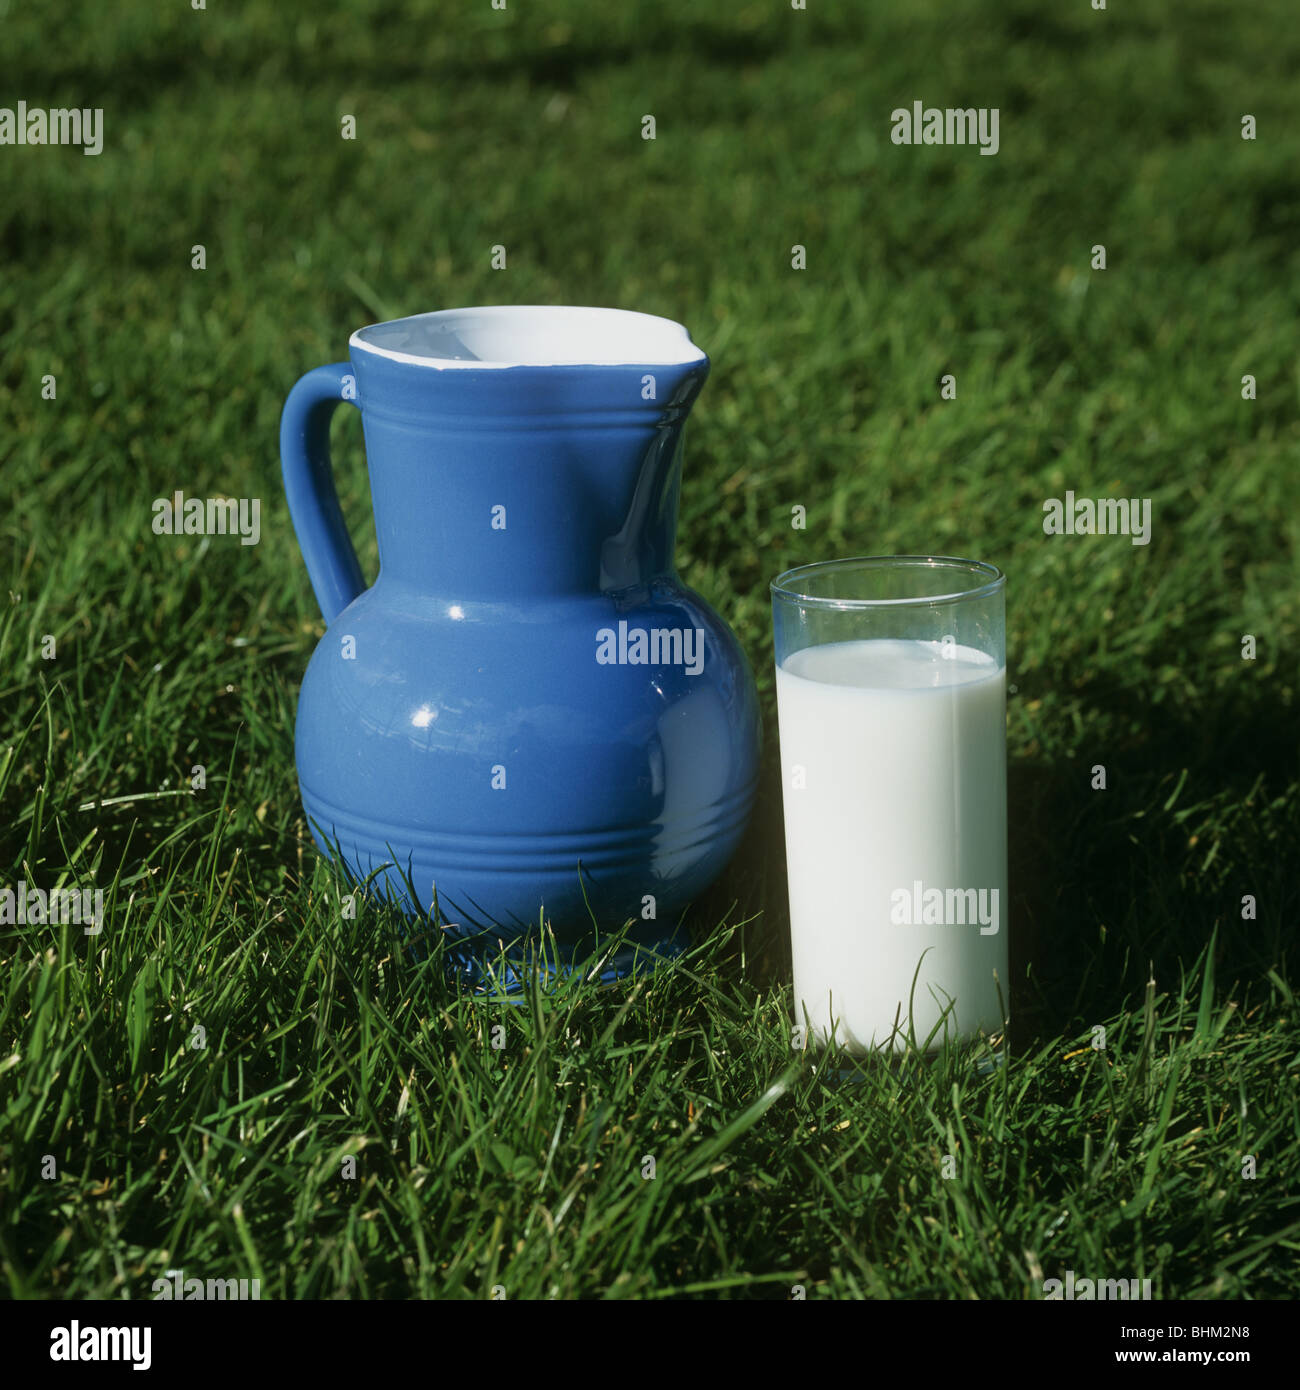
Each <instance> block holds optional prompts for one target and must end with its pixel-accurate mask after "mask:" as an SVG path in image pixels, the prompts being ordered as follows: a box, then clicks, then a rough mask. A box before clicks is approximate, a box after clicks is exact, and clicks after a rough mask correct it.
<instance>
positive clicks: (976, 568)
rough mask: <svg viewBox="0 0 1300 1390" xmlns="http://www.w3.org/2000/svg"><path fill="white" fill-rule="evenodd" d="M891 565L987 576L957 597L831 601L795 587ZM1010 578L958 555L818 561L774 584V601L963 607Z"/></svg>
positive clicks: (938, 595)
mask: <svg viewBox="0 0 1300 1390" xmlns="http://www.w3.org/2000/svg"><path fill="white" fill-rule="evenodd" d="M890 565H897V566H900V567H903V566H907V567H912V566H922V565H924V566H929V567H930V568H932V569H934V570H936V571H938V570H942V569H946V570H949V571H952V570H961V571H964V572H965V573H967V574H980V575H985V576H987V578H986V580H985V582H984V583H983V584H978V585H976V586H975V587H974V588H973V589H962V590H960V591H959V592H956V593H934V594H918V595H916V596H915V597H911V598H831V597H829V596H826V595H822V594H809V593H805V592H803V590H801V589H800V588H798V587H796V586H797V584H798V581H799V580H800V578H803V577H806V576H808V575H811V574H814V573H817V574H821V573H825V572H826V571H829V570H846V569H853V568H866V569H883V568H886V567H887V566H890ZM1006 582H1007V577H1006V575H1005V574H1004V573H1003V572H1002V571H1001V570H1000V569H998V567H997V566H996V565H991V564H989V563H988V562H987V561H986V560H966V559H963V558H961V557H960V556H957V555H856V556H851V557H849V558H848V559H845V560H816V561H814V562H813V563H812V564H809V565H796V566H795V567H794V568H793V569H788V570H786V571H785V572H784V573H782V574H778V575H777V577H776V578H775V579H774V580H773V581H772V583H771V586H770V587H771V590H772V597H773V598H774V599H783V600H784V601H786V602H787V603H797V604H799V605H800V606H801V607H805V608H838V609H844V610H847V611H850V612H851V611H853V610H855V609H871V608H905V607H912V608H926V607H931V606H933V605H935V604H940V603H961V602H963V601H964V600H966V599H978V598H987V597H988V596H989V595H990V594H995V593H997V592H998V591H999V590H1000V589H1002V588H1004V587H1005V586H1006Z"/></svg>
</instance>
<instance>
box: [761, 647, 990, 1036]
mask: <svg viewBox="0 0 1300 1390" xmlns="http://www.w3.org/2000/svg"><path fill="white" fill-rule="evenodd" d="M949 650H950V653H951V655H950V656H949V657H947V658H945V657H944V656H943V655H942V652H941V648H940V644H939V643H937V642H926V641H916V640H892V639H875V640H870V641H859V642H834V643H828V644H825V645H823V646H815V647H806V648H805V649H804V650H803V651H800V652H795V653H794V654H793V655H792V656H790V657H788V658H787V659H786V662H785V664H784V665H783V666H782V667H781V668H780V669H778V671H777V673H776V693H777V706H778V713H779V719H780V739H781V768H782V776H783V784H784V800H785V838H786V858H787V863H788V866H789V877H790V937H791V947H792V953H793V958H794V1001H795V1022H796V1023H803V1022H804V1013H805V1009H806V1011H807V1016H808V1019H809V1020H810V1021H811V1023H812V1025H813V1040H814V1041H816V1042H819V1043H822V1044H824V1043H825V1042H826V1040H827V1039H828V1038H829V1036H830V1031H831V1018H832V1014H833V1016H834V1018H835V1021H836V1026H837V1032H838V1038H839V1041H840V1042H841V1043H844V1044H846V1045H848V1046H849V1047H850V1048H852V1049H853V1050H855V1051H867V1050H869V1049H871V1048H873V1047H875V1048H879V1047H884V1046H888V1045H889V1044H890V1035H891V1033H892V1032H893V1029H894V1021H895V1017H896V1016H897V1018H898V1020H899V1026H900V1031H901V1032H902V1033H903V1035H904V1036H903V1037H902V1038H895V1039H894V1042H893V1046H894V1047H896V1048H900V1049H901V1048H902V1047H903V1046H905V1037H906V1032H907V1028H908V1020H909V996H910V998H911V1021H912V1024H913V1025H914V1027H915V1030H916V1037H917V1041H918V1043H923V1042H924V1041H925V1039H926V1037H927V1036H928V1035H929V1033H930V1032H931V1030H932V1029H933V1028H934V1026H935V1024H936V1023H937V1022H938V1021H939V1018H940V1016H941V1014H942V1012H943V1010H944V1008H945V1007H946V1006H947V1004H948V1001H949V999H950V998H951V999H953V1000H955V1009H954V1013H953V1014H952V1015H950V1016H949V1020H948V1024H947V1028H948V1033H947V1036H948V1037H949V1038H950V1039H951V1038H953V1037H954V1036H956V1037H958V1038H963V1039H965V1038H969V1037H971V1036H972V1035H973V1034H975V1033H976V1031H977V1030H980V1029H983V1030H985V1031H987V1032H990V1033H1001V1031H1002V1009H1001V1006H1000V1005H999V1003H998V993H997V987H996V985H995V983H994V971H996V972H997V978H998V980H999V981H1000V982H1001V988H1002V994H1003V998H1004V999H1005V997H1006V994H1007V985H1008V980H1007V921H1006V918H1007V844H1006V804H1007V800H1006V798H1007V773H1006V669H1005V668H1004V667H999V666H996V665H995V663H994V661H993V659H992V658H991V657H989V656H986V655H984V654H983V653H981V652H978V651H976V650H974V649H972V648H970V647H961V646H957V647H951V646H950V648H949ZM918 884H919V885H920V888H919V889H918V888H917V887H916V885H918ZM932 889H938V890H941V892H942V894H943V903H944V908H945V910H944V911H943V912H939V911H938V910H937V907H938V899H936V898H935V896H934V895H933V894H930V895H929V896H930V907H929V909H928V914H927V908H926V898H925V895H926V890H932ZM964 889H977V890H979V889H983V890H985V891H984V893H983V894H982V899H981V901H982V903H983V906H984V913H983V915H984V917H985V918H989V917H992V913H991V911H990V910H989V909H991V907H992V897H991V894H990V892H989V891H988V890H991V889H997V911H996V918H994V919H993V920H995V921H996V924H997V930H996V932H993V931H991V930H989V928H990V926H991V925H992V924H991V922H987V921H986V922H985V923H983V924H981V922H980V920H979V918H980V911H979V908H978V906H977V907H975V909H974V910H973V911H972V909H971V902H970V897H969V895H963V898H962V899H961V906H960V908H959V907H958V904H957V901H956V893H955V892H953V893H951V894H949V892H948V890H964ZM899 890H901V897H896V896H895V894H896V892H898V891H899ZM903 899H905V901H903ZM918 901H919V904H920V906H921V912H920V913H919V914H918V913H917V912H916V911H915V908H916V906H917V903H918ZM927 915H929V916H930V917H931V918H932V919H933V918H936V917H938V918H940V919H941V920H930V921H929V922H926V921H925V920H924V918H925V917H926V916H927ZM917 916H919V917H920V918H921V919H922V920H918V921H914V922H911V923H910V924H908V923H906V922H899V921H897V920H891V918H898V917H908V918H910V917H917ZM959 916H965V918H966V921H965V923H964V924H959V923H958V922H957V920H956V919H957V918H958V917H959ZM982 925H983V931H982V930H981V926H982ZM927 948H932V949H929V952H928V954H925V955H924V959H923V958H922V957H923V953H925V952H926V951H927ZM918 966H919V967H920V973H919V975H918V974H917V967H918ZM913 976H916V984H915V991H914V992H913ZM954 1025H955V1034H954V1032H953V1028H954ZM942 1038H943V1033H942V1031H941V1032H940V1034H938V1035H936V1037H935V1038H934V1039H933V1041H932V1043H931V1046H932V1047H933V1046H937V1045H938V1043H939V1042H940V1041H942Z"/></svg>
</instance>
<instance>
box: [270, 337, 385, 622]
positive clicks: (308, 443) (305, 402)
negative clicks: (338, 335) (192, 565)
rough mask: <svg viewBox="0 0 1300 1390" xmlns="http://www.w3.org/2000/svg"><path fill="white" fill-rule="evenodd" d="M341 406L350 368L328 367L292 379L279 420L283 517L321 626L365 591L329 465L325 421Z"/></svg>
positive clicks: (351, 397) (351, 389) (347, 395)
mask: <svg viewBox="0 0 1300 1390" xmlns="http://www.w3.org/2000/svg"><path fill="white" fill-rule="evenodd" d="M345 400H348V401H351V402H352V403H353V404H354V405H355V404H356V384H355V379H354V378H353V376H352V364H351V363H350V362H333V363H331V364H330V365H329V366H327V367H315V368H313V369H312V370H311V371H310V372H308V373H307V374H306V375H305V376H302V377H300V378H299V379H298V381H297V382H296V383H295V385H294V388H293V390H292V391H290V392H289V395H288V397H287V399H286V400H285V403H284V411H283V413H282V414H281V416H280V468H281V471H282V473H283V475H284V492H285V496H286V497H287V498H288V501H289V516H290V517H291V518H292V520H293V529H294V532H295V533H296V535H297V537H298V548H299V549H300V550H301V551H302V558H303V559H304V560H305V561H306V563H307V576H308V578H309V579H310V580H311V587H312V590H313V591H314V593H315V595H316V602H317V603H318V604H319V605H320V611H321V614H322V616H323V617H324V619H325V623H326V626H328V625H329V624H330V623H332V622H333V621H334V619H335V618H337V617H338V615H339V614H340V613H341V612H342V611H343V610H344V609H345V608H346V607H347V606H348V604H349V603H351V602H352V600H353V599H354V598H356V596H357V595H358V594H359V593H361V591H362V590H363V589H364V588H365V587H366V582H365V580H364V579H363V578H362V577H361V566H360V564H359V563H358V562H357V552H356V551H355V550H354V549H353V548H352V538H351V537H350V536H349V535H348V528H347V526H346V524H345V523H344V520H343V510H342V508H341V507H340V506H339V495H338V491H337V490H336V488H335V486H334V470H333V467H332V465H331V463H330V417H331V416H332V415H333V414H334V411H335V409H336V408H337V407H338V406H340V405H341V404H342V403H343V402H344V401H345Z"/></svg>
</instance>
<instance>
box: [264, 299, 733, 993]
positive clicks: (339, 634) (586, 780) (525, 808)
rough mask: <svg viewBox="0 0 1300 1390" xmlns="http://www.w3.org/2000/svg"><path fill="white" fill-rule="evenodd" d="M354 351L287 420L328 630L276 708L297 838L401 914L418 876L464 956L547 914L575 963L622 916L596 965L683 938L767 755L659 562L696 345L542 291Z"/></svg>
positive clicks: (720, 645)
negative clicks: (296, 687) (360, 502)
mask: <svg viewBox="0 0 1300 1390" xmlns="http://www.w3.org/2000/svg"><path fill="white" fill-rule="evenodd" d="M349 346H350V350H351V361H350V362H343V363H336V364H334V365H333V366H327V367H317V368H316V369H315V370H314V371H311V372H308V373H307V375H306V376H304V377H303V378H302V379H301V380H300V381H299V382H298V383H297V384H296V385H295V386H294V388H293V390H292V391H291V392H290V394H289V398H288V400H287V401H286V403H285V407H284V414H283V417H282V420H281V427H280V454H281V460H282V464H283V471H284V485H285V491H286V493H287V494H288V501H289V511H290V514H291V515H292V518H293V524H294V529H295V530H296V532H297V536H298V544H299V545H300V547H301V549H302V554H303V559H304V560H305V561H306V564H307V573H308V575H309V576H310V578H311V583H312V587H313V589H314V590H315V593H316V598H317V601H318V602H319V604H320V608H321V612H322V613H323V615H324V617H325V622H326V624H327V631H326V633H325V635H324V637H322V638H321V640H320V643H319V645H318V646H317V648H316V650H315V653H314V654H313V656H312V658H311V662H310V664H309V665H308V667H307V673H306V676H305V677H304V679H303V683H302V692H301V695H300V697H299V702H298V720H297V730H296V753H297V766H298V781H299V786H300V788H301V792H302V802H303V807H304V809H305V811H306V813H307V817H308V820H309V823H310V825H311V829H312V835H313V838H314V839H315V841H316V844H317V845H318V846H319V847H320V849H321V850H322V851H323V852H324V853H326V854H327V855H330V856H335V855H341V858H342V861H343V865H344V867H345V868H346V870H347V871H348V873H349V874H350V875H352V876H353V877H355V878H356V879H358V880H362V881H364V880H367V879H372V881H373V884H374V886H375V887H376V888H378V890H379V891H380V892H381V893H382V894H383V895H385V896H387V897H388V898H389V899H390V900H393V901H395V902H397V903H399V904H400V905H401V906H402V908H403V909H404V910H405V911H406V912H407V913H409V914H412V915H415V914H425V913H428V912H430V910H431V909H432V908H433V906H434V902H435V893H436V904H437V909H438V915H439V917H440V918H441V920H442V922H443V923H444V929H445V930H449V931H451V932H453V933H454V934H455V936H456V937H457V938H458V943H459V944H460V947H461V949H460V955H461V958H462V959H464V960H468V961H470V962H473V961H474V960H475V959H477V958H478V957H479V955H480V954H481V953H482V952H483V951H486V950H488V949H492V950H496V949H499V948H498V945H497V943H498V941H503V942H505V943H506V944H507V946H508V947H510V946H512V944H513V949H515V950H516V952H517V951H518V949H519V948H520V947H521V946H523V945H524V944H525V943H526V942H527V939H528V937H529V936H530V935H532V936H536V934H537V933H538V930H539V924H540V922H541V921H542V920H545V921H547V922H549V923H550V924H551V926H552V928H553V930H554V934H555V942H556V945H557V946H558V947H559V950H560V953H561V959H562V960H572V959H575V958H576V957H577V956H578V955H586V954H587V953H588V952H589V951H590V950H591V949H592V946H593V942H594V938H595V935H596V933H597V931H599V933H601V934H608V933H609V931H610V930H612V929H613V928H615V927H618V926H621V925H623V923H625V922H626V921H627V920H628V919H632V920H633V921H634V922H635V927H634V929H633V932H632V935H631V937H630V942H631V944H630V945H629V946H628V947H627V948H626V949H625V950H624V951H623V952H622V953H621V954H620V956H619V957H618V958H617V959H614V960H612V961H609V962H607V967H608V968H607V969H606V971H605V974H606V975H607V976H612V975H616V974H623V973H626V972H627V971H628V970H629V969H630V968H631V967H632V965H633V963H634V961H636V960H646V963H648V964H649V963H653V959H654V958H655V957H658V956H665V955H671V954H673V953H675V952H676V951H678V950H680V949H681V947H682V945H683V944H684V942H683V940H682V934H681V931H680V928H679V921H680V918H681V915H682V911H683V908H684V907H685V905H686V903H687V902H688V901H689V899H691V898H692V897H693V896H695V895H696V894H698V893H699V892H700V891H701V890H702V889H703V888H704V887H705V886H706V885H707V884H708V883H709V882H710V881H711V880H712V879H714V878H715V877H716V876H717V874H718V873H719V872H720V871H721V869H722V868H723V866H724V865H725V863H726V862H727V860H728V858H729V857H730V855H731V854H732V852H733V850H734V849H735V847H736V844H737V842H738V841H739V839H740V836H741V834H742V832H743V830H744V826H745V822H746V820H747V818H748V815H749V811H750V806H751V803H752V799H753V794H754V787H755V781H756V774H757V765H758V749H759V718H758V707H757V700H756V696H755V691H754V683H753V676H752V674H751V672H750V669H749V666H748V663H747V662H746V660H745V657H744V654H743V653H742V652H741V650H740V648H739V646H738V644H737V642H736V640H735V638H734V636H733V635H732V633H731V631H730V630H729V629H728V627H727V626H726V624H725V623H724V622H723V621H722V620H721V618H719V617H718V615H717V614H716V613H714V612H713V611H712V609H710V608H709V607H708V605H707V604H705V603H704V601H703V600H702V599H701V598H700V597H699V596H698V595H696V594H694V593H692V592H691V591H690V590H689V589H687V588H685V587H684V586H683V585H682V583H681V582H680V580H679V579H678V577H677V574H676V572H675V570H674V568H673V541H674V534H675V531H676V525H677V500H678V486H679V478H680V470H681V441H682V426H683V424H684V422H685V419H686V415H687V413H688V411H689V410H690V407H691V405H692V403H693V402H694V400H695V397H696V396H697V395H698V394H699V391H700V388H701V386H702V385H703V383H704V379H705V376H706V375H707V373H708V367H709V362H708V358H707V357H706V356H705V355H704V354H703V353H702V352H701V351H700V350H699V349H698V348H697V347H696V346H695V345H694V344H693V343H692V342H691V340H690V337H689V335H688V334H687V332H686V330H685V329H684V328H683V327H682V326H681V325H680V324H676V323H673V322H671V321H670V320H668V319H662V318H658V317H655V316H653V315H649V314H638V313H631V312H626V311H622V310H613V309H579V308H548V307H541V306H526V307H497V308H480V309H456V310H448V311H445V312H441V313H432V314H420V315H417V316H415V317H413V318H406V319H398V320H395V321H393V322H391V323H382V324H377V325H375V326H373V327H370V328H363V329H361V330H359V331H358V332H356V333H354V334H353V335H352V338H351V341H350V344H349ZM341 401H351V402H352V403H354V404H355V405H357V406H359V407H360V410H361V422H362V430H363V433H364V437H365V447H366V455H367V459H368V461H369V468H370V489H371V498H372V502H373V507H374V520H375V532H376V538H377V540H378V546H379V576H378V578H377V579H376V580H375V582H374V584H373V585H371V587H369V588H367V587H366V585H365V581H364V580H363V578H362V575H361V570H360V567H359V565H358V563H357V558H356V554H355V552H354V551H353V548H352V544H351V542H350V540H349V538H348V533H347V529H346V527H345V525H344V521H343V516H342V513H341V511H340V508H339V503H338V497H337V494H336V492H335V488H334V481H333V477H332V474H331V466H330V457H329V422H330V416H331V414H332V413H333V411H334V409H335V408H336V407H337V406H338V405H339V403H340V402H341ZM642 951H649V952H650V953H651V954H650V957H649V958H648V959H647V958H646V957H644V956H643V955H642V954H641V953H642Z"/></svg>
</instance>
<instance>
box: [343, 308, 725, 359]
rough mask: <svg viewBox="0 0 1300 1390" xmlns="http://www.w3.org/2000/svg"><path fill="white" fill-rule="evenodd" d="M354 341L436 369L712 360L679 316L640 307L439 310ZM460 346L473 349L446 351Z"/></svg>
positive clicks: (365, 331) (372, 328) (356, 346)
mask: <svg viewBox="0 0 1300 1390" xmlns="http://www.w3.org/2000/svg"><path fill="white" fill-rule="evenodd" d="M385 339H387V340H389V341H387V342H385V341H384V340H385ZM440 340H441V341H440ZM510 342H514V343H517V344H518V345H519V346H518V348H516V349H515V350H513V351H508V352H504V353H503V352H501V351H500V350H499V349H500V347H501V346H502V344H503V343H510ZM474 343H478V345H479V346H480V347H483V348H486V349H489V350H490V351H491V355H490V356H482V355H479V354H478V353H477V352H476V351H475V348H474ZM588 345H590V346H588ZM435 346H441V347H442V348H443V349H444V352H437V351H432V350H430V349H431V348H433V347H435ZM348 347H349V348H350V349H352V350H353V351H361V352H365V353H367V354H369V355H372V356H375V357H382V358H386V359H387V360H388V361H390V362H402V363H406V364H408V365H410V366H416V367H429V368H432V369H434V370H435V371H444V370H447V369H449V368H455V369H457V370H460V371H465V370H475V369H485V370H501V369H503V368H510V367H664V366H674V367H683V366H689V365H691V364H692V363H696V362H699V363H705V362H707V361H708V360H709V359H708V356H707V354H706V353H705V352H704V351H703V350H702V349H700V348H699V347H697V346H696V345H695V344H694V343H693V342H692V341H691V336H690V333H689V332H688V331H687V330H686V328H685V327H684V326H683V325H682V324H680V323H677V322H676V321H675V320H673V319H669V318H664V317H662V316H661V315H659V314H646V313H642V312H640V311H639V310H636V309H611V308H603V307H598V306H591V305H571V304H490V305H479V306H467V307H465V308H461V309H434V310H431V311H429V312H427V313H423V314H410V315H407V316H406V317H404V318H398V319H389V320H387V321H386V322H383V323H372V324H367V325H366V327H364V328H358V329H357V330H356V332H354V333H353V334H352V336H351V337H350V338H349V339H348ZM457 348H460V349H463V350H464V352H465V353H466V354H469V355H444V353H445V352H448V351H450V352H454V351H455V349H457ZM421 349H424V350H421Z"/></svg>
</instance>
